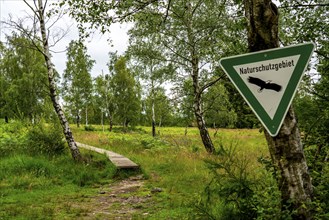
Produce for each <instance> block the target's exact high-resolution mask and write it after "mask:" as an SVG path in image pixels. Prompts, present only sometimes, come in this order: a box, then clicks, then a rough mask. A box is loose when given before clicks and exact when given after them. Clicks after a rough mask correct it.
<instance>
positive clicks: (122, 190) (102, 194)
mask: <svg viewBox="0 0 329 220" xmlns="http://www.w3.org/2000/svg"><path fill="white" fill-rule="evenodd" d="M143 185H144V180H143V176H142V175H139V176H134V177H130V178H128V179H125V180H121V181H118V182H115V183H113V184H110V185H108V186H107V187H106V188H103V189H100V191H99V194H98V195H97V196H95V197H93V198H92V199H91V201H90V202H91V203H92V204H93V205H92V206H91V207H89V208H88V209H89V213H88V215H87V216H84V218H83V219H132V218H133V216H134V215H136V214H137V213H138V215H139V216H145V218H146V217H147V215H148V214H149V213H148V212H147V211H146V212H143V208H146V207H147V206H148V203H150V202H151V198H152V196H151V191H150V192H149V193H148V192H145V191H143Z"/></svg>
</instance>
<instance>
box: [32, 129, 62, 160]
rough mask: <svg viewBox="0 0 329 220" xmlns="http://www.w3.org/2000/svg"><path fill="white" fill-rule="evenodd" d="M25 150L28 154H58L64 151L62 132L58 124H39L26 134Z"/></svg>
mask: <svg viewBox="0 0 329 220" xmlns="http://www.w3.org/2000/svg"><path fill="white" fill-rule="evenodd" d="M26 148H27V149H26V150H27V152H28V153H30V154H32V155H33V154H44V155H49V156H55V155H60V154H62V153H63V152H64V151H65V141H64V139H63V133H62V131H61V129H60V127H59V126H58V125H54V124H52V125H45V124H39V125H37V126H34V127H32V128H31V129H30V130H29V132H28V134H27V146H26Z"/></svg>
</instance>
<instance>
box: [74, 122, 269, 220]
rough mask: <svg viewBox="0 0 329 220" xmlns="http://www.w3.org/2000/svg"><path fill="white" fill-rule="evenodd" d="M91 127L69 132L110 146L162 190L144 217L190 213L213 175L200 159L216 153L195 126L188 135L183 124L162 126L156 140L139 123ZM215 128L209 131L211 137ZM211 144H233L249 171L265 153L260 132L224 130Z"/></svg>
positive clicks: (175, 216) (150, 184) (183, 216)
mask: <svg viewBox="0 0 329 220" xmlns="http://www.w3.org/2000/svg"><path fill="white" fill-rule="evenodd" d="M94 128H95V130H94V131H90V132H86V131H84V129H83V128H76V127H74V128H73V131H74V134H75V137H76V139H77V140H78V141H79V142H82V143H86V144H90V145H93V146H96V147H100V148H105V149H108V150H112V151H114V152H117V153H120V154H122V155H125V156H126V157H128V158H130V159H132V160H133V161H134V162H136V163H138V164H139V165H140V166H141V167H142V169H143V172H144V173H145V174H146V175H147V176H148V177H149V178H148V180H147V183H146V186H145V187H147V188H149V189H151V188H152V187H160V188H162V189H164V192H163V193H161V194H159V195H158V196H157V197H156V198H155V201H154V203H153V204H155V205H151V206H150V207H149V209H150V210H149V212H150V213H151V214H150V215H149V216H148V219H186V218H189V217H190V216H189V214H188V213H193V210H192V209H193V208H194V206H195V205H196V204H197V201H198V200H199V195H200V193H202V192H203V190H204V188H205V186H206V184H207V183H208V182H210V180H211V178H212V174H211V173H210V171H209V169H208V168H207V167H206V165H205V163H204V160H205V159H210V158H212V157H214V156H209V155H208V154H207V153H206V151H205V150H204V148H203V145H202V143H201V141H200V136H199V132H198V130H197V128H189V129H188V132H187V135H186V136H185V135H184V133H185V128H176V127H170V128H168V127H166V128H161V131H160V135H158V136H157V137H156V138H153V137H151V128H150V127H137V128H136V129H135V131H131V132H128V133H121V132H111V133H110V132H107V131H105V132H103V131H102V129H101V127H98V126H94ZM214 132H215V131H214V130H211V129H210V135H211V136H212V137H213V134H214ZM213 142H214V144H215V146H216V148H217V149H219V146H220V145H222V146H225V147H227V146H234V147H235V148H236V152H235V154H236V156H237V157H241V158H245V160H247V161H248V162H249V164H248V167H249V170H251V171H253V172H255V171H256V170H257V169H262V167H261V166H260V164H259V163H258V162H257V158H258V157H260V156H266V155H268V153H267V148H266V142H265V139H264V137H263V134H261V133H259V131H258V130H248V129H236V130H232V129H222V130H220V132H219V133H218V134H217V135H216V137H213ZM255 175H256V174H255ZM144 211H145V210H144ZM139 217H140V218H141V217H142V216H139ZM136 218H138V216H136Z"/></svg>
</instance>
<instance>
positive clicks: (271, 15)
mask: <svg viewBox="0 0 329 220" xmlns="http://www.w3.org/2000/svg"><path fill="white" fill-rule="evenodd" d="M245 10H246V17H247V19H248V21H249V23H248V46H249V51H250V52H255V51H259V50H266V49H270V48H276V47H279V38H278V25H279V24H278V21H279V11H278V8H277V7H276V5H275V4H274V3H273V2H272V1H271V0H246V1H245ZM265 137H266V140H267V143H268V147H269V151H270V154H271V158H272V162H273V165H274V167H275V168H276V171H277V180H278V187H279V189H280V190H281V199H282V209H283V210H290V211H291V212H293V211H296V213H295V214H293V219H311V211H310V208H309V205H310V202H311V201H312V196H313V188H312V182H311V178H310V175H309V173H308V166H307V163H306V159H305V155H304V151H303V146H302V142H301V137H300V132H299V129H298V124H297V119H296V115H295V112H294V110H293V107H292V106H291V107H290V108H289V111H288V113H287V115H286V117H285V119H284V122H283V124H282V127H281V129H280V131H279V133H278V135H277V136H276V137H271V136H270V135H269V134H268V132H266V131H265Z"/></svg>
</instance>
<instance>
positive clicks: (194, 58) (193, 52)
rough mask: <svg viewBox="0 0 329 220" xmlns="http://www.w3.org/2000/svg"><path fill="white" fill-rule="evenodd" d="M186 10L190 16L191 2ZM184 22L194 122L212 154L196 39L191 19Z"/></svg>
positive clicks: (204, 144) (213, 151) (212, 147)
mask: <svg viewBox="0 0 329 220" xmlns="http://www.w3.org/2000/svg"><path fill="white" fill-rule="evenodd" d="M187 11H188V13H189V16H192V14H193V10H192V8H191V3H188V4H187ZM189 16H188V17H189ZM186 22H187V38H188V43H189V46H190V49H189V50H190V56H191V57H190V58H191V61H190V64H191V68H192V73H191V77H192V81H193V94H194V103H193V109H194V115H195V118H196V122H197V125H198V129H199V132H200V136H201V139H202V143H203V146H204V147H205V148H206V151H207V152H208V153H211V154H212V153H215V147H214V144H213V143H212V141H211V138H210V135H209V132H208V130H207V127H206V123H205V120H204V118H203V112H202V103H201V95H202V91H201V89H200V85H199V56H198V52H197V49H196V47H195V45H196V43H195V42H196V39H195V37H194V33H193V24H192V19H188V20H187V21H186Z"/></svg>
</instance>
